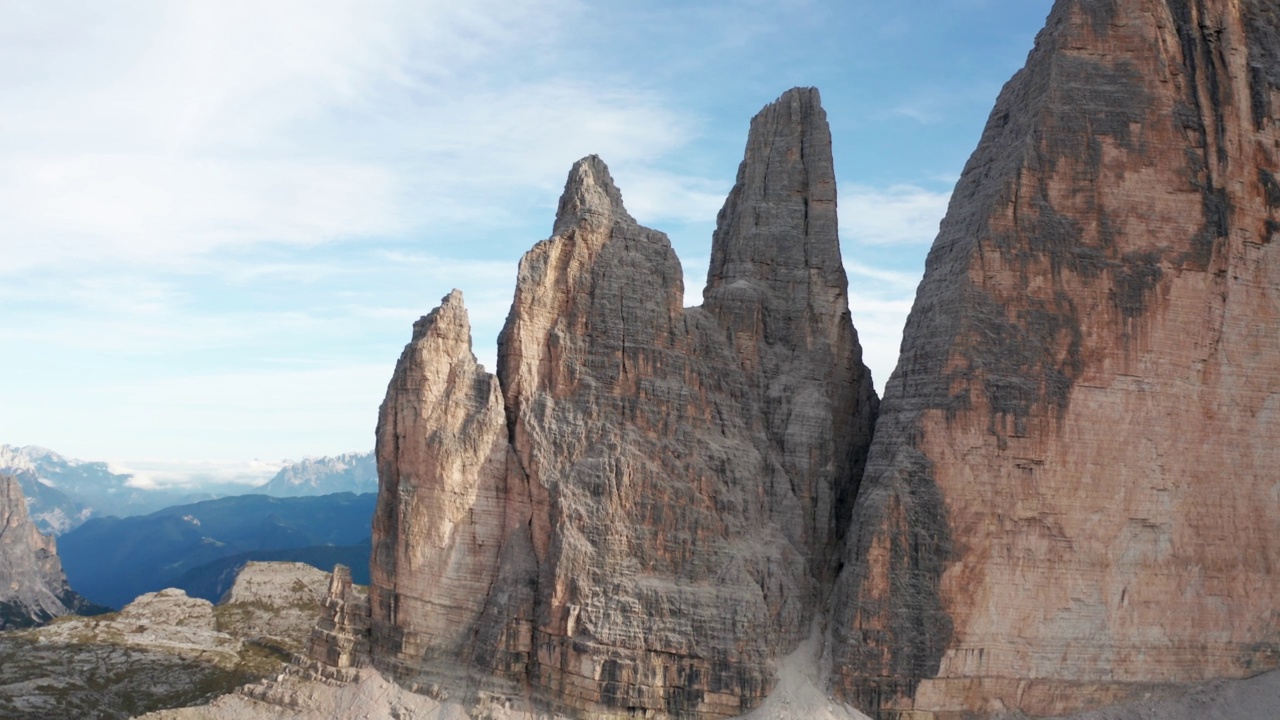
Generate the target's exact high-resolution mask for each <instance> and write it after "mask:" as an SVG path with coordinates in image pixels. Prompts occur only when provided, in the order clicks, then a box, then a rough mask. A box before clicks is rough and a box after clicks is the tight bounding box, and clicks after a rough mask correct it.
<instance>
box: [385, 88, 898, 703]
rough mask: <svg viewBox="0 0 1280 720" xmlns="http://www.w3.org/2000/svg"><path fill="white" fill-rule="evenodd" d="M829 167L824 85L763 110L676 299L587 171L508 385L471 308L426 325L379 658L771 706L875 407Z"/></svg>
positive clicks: (512, 359) (827, 558) (461, 673)
mask: <svg viewBox="0 0 1280 720" xmlns="http://www.w3.org/2000/svg"><path fill="white" fill-rule="evenodd" d="M831 168H832V163H831V145H830V134H829V131H828V129H827V126H826V120H825V116H824V114H823V112H822V109H821V107H820V104H819V99H818V95H817V92H816V91H815V90H812V89H797V90H793V91H790V92H788V93H786V94H785V95H783V96H782V97H781V98H779V100H778V101H776V102H775V103H773V104H772V105H770V106H769V107H767V108H766V109H765V110H764V111H762V112H761V114H760V115H758V116H757V118H756V119H755V120H754V121H753V122H752V127H751V133H750V138H749V140H748V142H747V153H746V157H745V159H744V161H743V163H742V167H741V168H740V170H739V175H738V184H737V185H736V186H735V188H734V190H733V193H732V194H731V196H730V199H729V201H728V202H727V203H726V205H725V208H724V210H722V211H721V213H720V218H719V223H718V228H717V230H716V235H715V238H714V248H715V249H714V250H713V254H714V258H713V262H712V269H711V273H710V276H709V279H708V288H707V290H706V292H705V293H704V297H705V298H706V302H705V303H704V305H703V306H702V307H694V308H686V307H684V287H683V273H682V270H681V268H680V264H679V261H678V260H677V259H676V257H675V254H674V253H673V252H672V250H671V245H670V242H669V241H668V240H667V238H666V236H665V235H663V234H662V233H660V232H657V231H654V230H650V229H648V228H645V227H643V226H640V225H639V224H637V223H636V222H635V220H634V219H633V218H632V217H631V216H630V215H629V214H628V213H627V212H626V210H625V209H624V207H623V204H622V195H621V193H620V192H619V191H618V189H617V188H616V186H615V185H614V183H613V180H612V178H611V177H610V175H609V172H608V169H607V168H606V167H605V165H604V163H603V162H602V161H601V160H600V159H599V158H598V157H595V156H591V157H587V158H584V159H583V160H581V161H579V162H578V163H576V164H575V165H574V167H573V169H572V170H571V171H570V173H569V178H568V181H567V183H566V185H565V191H564V194H563V196H562V198H561V201H560V204H559V209H558V212H557V217H556V221H555V225H554V230H553V235H552V237H551V238H549V239H547V240H544V241H542V242H540V243H538V244H537V245H536V246H535V247H534V248H533V249H532V250H530V251H529V252H528V253H527V254H526V255H525V257H524V259H523V260H522V261H521V263H520V269H519V277H518V280H517V286H516V291H515V298H514V301H513V304H512V309H511V313H510V315H509V317H508V319H507V323H506V327H505V328H504V329H503V332H502V335H501V337H500V338H499V353H498V368H497V374H496V376H494V375H489V374H487V373H485V372H484V371H483V370H482V369H481V368H479V366H477V365H476V363H475V360H474V358H473V357H472V355H471V353H470V338H469V330H468V328H467V321H466V314H465V310H464V309H463V307H462V300H461V295H460V293H457V292H456V291H455V293H453V294H451V295H450V296H449V297H446V298H445V300H444V301H443V304H442V305H441V306H440V308H438V309H437V310H435V311H433V312H432V314H431V315H429V316H427V317H426V318H424V319H423V320H421V321H419V323H418V324H417V325H415V331H414V338H413V341H412V342H411V343H410V345H409V346H408V347H407V348H406V350H405V353H404V354H403V355H402V357H401V360H400V363H399V365H398V366H397V369H396V373H395V376H394V378H393V379H392V382H391V385H390V387H389V388H388V392H387V399H386V401H385V402H384V404H383V407H382V411H381V415H380V420H379V429H378V449H377V454H378V464H379V474H380V476H381V478H382V486H381V490H380V498H379V510H378V513H377V517H376V520H375V526H374V570H373V584H372V587H371V592H370V610H371V618H370V622H371V626H372V633H371V648H372V654H373V658H374V662H375V664H378V665H379V666H380V667H383V668H384V669H387V670H389V671H390V672H392V673H393V674H394V675H396V676H397V677H399V678H401V679H402V680H404V681H409V682H419V681H420V682H432V683H436V682H446V683H448V682H452V684H453V685H454V686H455V687H470V688H472V689H473V690H474V689H475V688H487V689H489V690H495V689H496V690H499V691H500V690H503V689H505V690H508V691H511V692H521V693H526V692H528V691H532V692H533V693H534V694H535V696H536V698H538V699H539V701H540V702H542V703H543V704H544V705H546V706H548V707H551V708H553V709H555V710H558V711H560V712H564V713H567V714H570V715H582V716H586V715H591V716H596V715H599V714H610V713H616V714H626V713H636V712H642V713H645V714H646V715H647V716H649V717H702V718H714V717H729V716H733V715H738V714H740V713H742V712H744V711H746V710H749V709H751V708H753V707H755V706H756V705H758V704H759V703H760V702H761V701H762V700H763V698H764V697H765V696H766V695H767V694H768V692H769V691H770V689H771V688H772V686H773V684H774V681H775V679H774V676H773V662H774V661H775V660H777V659H778V658H780V657H782V656H783V655H785V654H787V653H788V652H790V651H792V650H793V649H795V648H796V646H797V645H799V643H800V642H801V640H803V639H804V638H806V637H808V636H809V634H810V629H811V625H812V621H813V619H814V617H815V614H816V613H817V612H818V610H819V609H820V607H821V605H822V603H823V602H824V600H825V596H826V590H827V588H829V587H830V581H831V578H832V577H833V575H834V572H835V562H836V559H837V557H838V552H837V551H838V550H839V547H840V533H839V532H838V530H837V526H839V525H841V524H842V522H841V521H840V520H839V519H840V518H842V517H845V516H847V515H848V513H849V510H850V504H851V498H852V497H853V494H854V491H855V489H856V482H857V476H858V474H859V472H860V468H861V463H862V462H863V460H864V458H865V453H866V446H867V443H868V442H869V439H870V432H871V423H872V421H873V419H874V413H875V407H876V397H875V394H874V392H873V390H872V388H871V382H870V376H869V373H868V372H867V370H866V368H865V366H863V364H862V361H861V349H860V347H859V346H858V343H857V336H856V334H855V332H854V330H853V326H852V323H851V322H850V319H849V310H848V302H847V297H846V284H845V283H846V281H845V279H844V272H843V268H842V267H841V265H840V252H839V246H838V239H837V233H836V219H835V180H834V176H833V173H832V169H831ZM797 221H799V224H796V223H797Z"/></svg>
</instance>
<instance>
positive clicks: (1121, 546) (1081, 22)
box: [831, 0, 1280, 719]
mask: <svg viewBox="0 0 1280 720" xmlns="http://www.w3.org/2000/svg"><path fill="white" fill-rule="evenodd" d="M1278 110H1280V9H1277V6H1276V4H1275V3H1274V2H1273V1H1271V0H1060V1H1059V2H1057V3H1056V5H1055V7H1054V8H1053V11H1052V13H1051V14H1050V16H1049V19H1048V25H1047V27H1046V28H1045V29H1044V31H1043V32H1042V33H1041V34H1040V36H1039V37H1038V39H1037V42H1036V47H1035V49H1034V50H1033V52H1032V53H1031V55H1030V57H1029V58H1028V61H1027V65H1026V68H1025V69H1024V70H1022V71H1021V72H1020V73H1018V74H1017V76H1015V77H1014V78H1013V79H1012V80H1011V81H1010V82H1009V83H1008V85H1006V87H1005V88H1004V91H1003V92H1002V93H1001V94H1000V97H999V100H998V101H997V103H996V107H995V110H994V111H993V112H992V114H991V117H990V120H989V121H988V123H987V126H986V130H985V131H984V133H983V137H982V141H981V143H980V145H979V147H978V149H977V151H976V152H975V153H974V155H973V157H972V159H971V160H970V161H969V163H968V165H967V166H966V167H965V169H964V172H963V175H962V177H961V179H960V182H959V184H958V185H957V187H956V190H955V193H954V195H953V197H952V200H951V207H950V209H949V211H948V213H947V217H946V219H945V220H944V221H943V223H942V227H941V231H940V234H939V236H938V238H937V241H936V242H935V244H934V246H933V249H932V251H931V252H930V255H929V259H928V263H927V266H926V270H925V276H924V280H923V282H922V283H921V285H920V288H919V292H918V295H917V298H916V301H915V306H914V308H913V310H912V312H911V316H910V319H909V320H908V322H907V327H906V332H905V337H904V339H903V345H902V355H901V359H900V360H899V365H898V367H897V370H896V371H895V372H894V374H893V376H892V377H891V378H890V380H889V382H888V384H887V386H886V389H885V398H884V403H883V405H882V406H881V413H880V418H879V422H878V424H877V426H876V433H875V441H874V443H873V444H872V447H871V451H870V457H869V459H868V463H867V469H866V474H865V477H864V478H863V481H862V490H861V492H860V494H859V497H858V500H857V507H856V509H855V511H854V515H853V522H852V529H851V530H850V532H849V542H848V547H847V552H846V557H845V568H844V572H843V575H842V577H841V581H840V583H839V585H838V588H837V591H836V594H835V596H834V599H833V601H832V604H831V608H832V628H833V631H832V639H833V647H832V656H831V657H832V662H833V667H832V671H833V676H834V690H835V691H836V692H837V693H838V694H839V696H840V697H843V698H845V699H847V700H848V701H850V702H852V703H853V704H854V705H856V706H858V707H860V708H862V709H864V710H867V711H875V712H879V713H880V714H881V715H882V716H884V717H913V718H914V717H934V718H940V719H941V718H960V717H973V716H979V717H984V716H991V715H1000V714H1003V713H1023V714H1025V715H1031V716H1044V715H1056V714H1061V713H1067V712H1072V711H1076V710H1078V709H1081V708H1085V707H1088V706H1093V705H1102V704H1107V703H1111V702H1116V701H1120V700H1125V699H1128V698H1131V697H1141V696H1142V695H1144V694H1146V693H1152V692H1159V691H1160V690H1161V689H1163V688H1167V687H1169V686H1176V685H1179V684H1184V683H1194V682H1199V681H1203V680H1207V679H1210V678H1231V677H1244V676H1250V675H1253V674H1256V673H1259V672H1262V671H1264V670H1267V669H1272V668H1275V667H1276V666H1277V664H1278V663H1280V614H1278V613H1277V602H1276V598H1280V532H1277V531H1280V519H1278V518H1280V495H1278V494H1277V493H1278V492H1280V485H1277V477H1278V476H1277V470H1276V468H1277V467H1280V443H1277V438H1280V333H1278V332H1277V328H1278V327H1280V235H1278V234H1277V233H1278V232H1280V181H1277V179H1276V174H1277V173H1280V149H1278V148H1280V113H1278V112H1277V111H1278ZM1277 707H1280V704H1278V705H1277V706H1273V711H1272V713H1271V714H1274V713H1275V712H1280V710H1277ZM912 712H914V713H915V714H912Z"/></svg>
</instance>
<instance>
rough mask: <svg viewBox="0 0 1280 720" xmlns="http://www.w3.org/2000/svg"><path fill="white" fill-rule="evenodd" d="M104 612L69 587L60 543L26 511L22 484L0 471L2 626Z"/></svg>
mask: <svg viewBox="0 0 1280 720" xmlns="http://www.w3.org/2000/svg"><path fill="white" fill-rule="evenodd" d="M103 610H105V608H99V607H97V606H95V605H93V604H92V603H90V602H89V601H87V600H85V599H84V598H83V597H81V596H80V595H79V594H77V593H75V592H73V591H72V590H71V588H70V587H69V586H68V585H67V576H66V574H65V573H63V572H62V562H61V561H60V560H59V559H58V548H57V544H56V543H55V541H54V539H53V538H52V537H50V536H47V535H44V534H42V533H41V532H40V531H39V530H38V529H37V528H36V525H35V523H34V522H32V520H31V517H30V516H29V515H28V514H27V503H26V499H25V498H24V497H23V495H22V486H21V485H19V484H18V480H17V478H14V477H11V476H9V475H0V630H11V629H14V628H25V627H32V626H35V625H40V624H43V623H45V622H48V621H49V620H51V619H53V618H55V617H58V616H59V615H71V614H75V613H92V612H101V611H103Z"/></svg>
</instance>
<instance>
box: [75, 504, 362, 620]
mask: <svg viewBox="0 0 1280 720" xmlns="http://www.w3.org/2000/svg"><path fill="white" fill-rule="evenodd" d="M376 499H377V495H376V494H373V493H366V494H363V495H355V494H353V493H337V494H333V495H323V496H313V497H292V498H278V497H269V496H266V495H238V496H233V497H227V498H221V499H218V500H208V501H205V502H199V503H194V504H189V505H180V506H176V507H169V508H165V509H163V510H160V511H158V512H154V513H151V514H149V515H145V516H140V517H125V518H117V517H105V518H91V519H90V520H88V521H87V522H85V523H84V524H83V525H81V526H80V527H78V528H76V529H74V530H72V531H70V532H68V533H66V534H64V535H63V536H62V537H60V538H59V539H58V554H59V555H61V556H62V565H63V568H64V569H65V571H66V574H67V579H68V581H69V582H70V583H71V587H72V588H74V589H75V590H76V591H77V592H79V593H80V594H81V595H84V596H85V597H87V598H89V599H90V600H92V601H93V602H96V603H100V604H103V605H109V606H111V607H117V608H118V607H121V606H122V605H124V604H125V603H128V602H129V601H131V600H133V599H134V598H135V597H137V596H138V595H140V594H142V593H145V592H151V591H154V590H160V589H162V588H166V587H173V586H181V582H185V583H186V584H187V585H189V586H192V587H193V589H196V590H197V592H198V594H213V593H215V592H217V585H218V581H217V575H218V574H219V573H221V572H222V571H223V570H225V569H226V568H225V567H222V566H217V567H213V568H208V569H205V570H197V568H201V567H202V566H205V565H208V564H210V563H214V562H216V561H221V560H224V559H226V558H232V557H236V556H239V557H237V559H236V560H233V561H231V565H233V566H234V565H235V564H236V563H237V562H241V564H242V561H243V562H247V561H248V560H249V559H294V560H299V561H302V562H314V563H315V564H317V565H323V564H328V565H329V567H327V568H322V569H326V570H332V564H331V563H332V562H344V563H346V562H347V561H348V560H350V559H351V557H352V556H353V555H354V556H356V557H358V556H359V555H360V554H361V553H363V557H364V558H365V563H366V567H367V558H368V550H367V548H368V538H369V533H370V527H371V523H372V517H373V508H374V503H375V501H376ZM357 545H363V546H364V549H363V550H362V551H360V550H351V549H349V548H350V547H351V546H357ZM315 548H319V549H315ZM344 548H345V549H344ZM303 549H313V550H309V551H307V552H302V550H303ZM281 550H290V551H296V552H294V553H293V554H292V555H287V554H286V555H280V554H272V553H273V552H274V551H281ZM264 553H265V554H264ZM188 573H191V575H190V576H188ZM211 575H212V576H213V579H212V580H210V579H209V577H210V576H211ZM184 576H188V577H187V578H186V579H185V580H183V578H184ZM180 581H181V582H180Z"/></svg>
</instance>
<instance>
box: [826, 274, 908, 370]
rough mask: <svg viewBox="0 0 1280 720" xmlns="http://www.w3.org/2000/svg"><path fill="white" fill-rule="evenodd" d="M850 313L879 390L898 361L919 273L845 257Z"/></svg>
mask: <svg viewBox="0 0 1280 720" xmlns="http://www.w3.org/2000/svg"><path fill="white" fill-rule="evenodd" d="M844 267H845V271H846V272H847V273H848V274H849V312H850V314H851V315H852V316H853V325H854V327H855V328H857V330H858V340H859V342H860V343H861V344H862V353H863V362H864V363H866V365H867V367H869V368H871V377H872V379H873V380H874V381H875V384H876V388H877V390H878V391H879V392H881V393H883V392H884V384H885V382H886V381H887V380H888V379H889V375H890V374H891V373H892V372H893V368H894V367H895V366H896V365H897V363H898V349H899V348H900V346H901V345H902V330H903V328H904V326H905V325H906V322H907V315H908V314H909V313H910V312H911V305H912V303H913V302H914V301H915V290H916V285H917V284H919V282H920V275H918V274H916V273H910V272H903V271H901V270H897V269H892V268H885V267H879V266H876V265H871V264H866V263H862V262H857V261H854V260H850V259H849V258H847V257H846V258H845V259H844Z"/></svg>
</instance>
